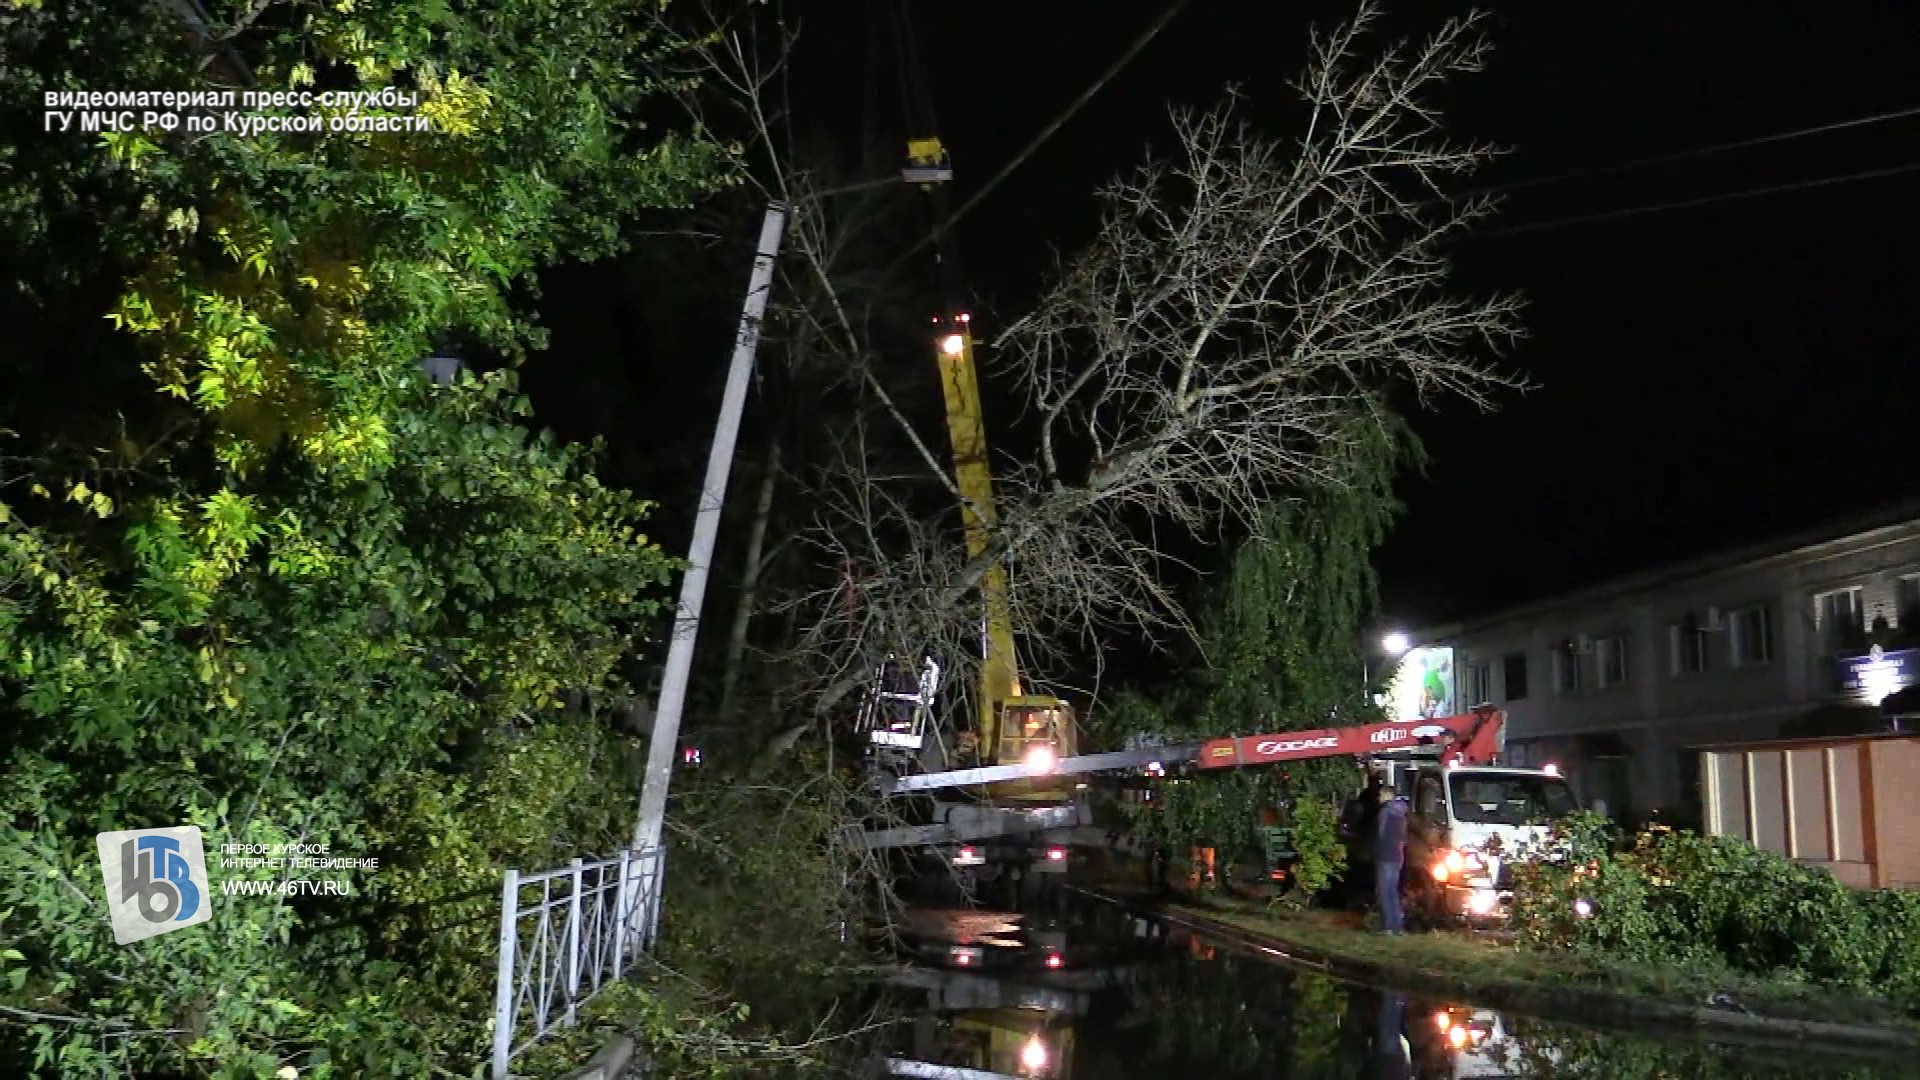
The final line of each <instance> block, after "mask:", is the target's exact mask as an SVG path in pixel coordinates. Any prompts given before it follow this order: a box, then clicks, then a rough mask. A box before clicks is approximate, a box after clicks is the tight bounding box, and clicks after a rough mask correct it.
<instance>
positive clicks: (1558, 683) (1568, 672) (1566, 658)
mask: <svg viewBox="0 0 1920 1080" xmlns="http://www.w3.org/2000/svg"><path fill="white" fill-rule="evenodd" d="M1592 664H1593V651H1592V650H1591V649H1588V650H1586V651H1584V652H1583V651H1582V650H1581V648H1580V643H1579V642H1577V641H1567V642H1562V643H1561V645H1560V647H1559V648H1558V649H1555V650H1554V653H1553V669H1554V670H1553V680H1554V687H1555V688H1556V689H1558V690H1559V691H1560V692H1561V693H1563V694H1574V693H1578V692H1579V691H1580V690H1581V689H1583V688H1585V687H1588V686H1592V685H1593V673H1592V670H1591V668H1592Z"/></svg>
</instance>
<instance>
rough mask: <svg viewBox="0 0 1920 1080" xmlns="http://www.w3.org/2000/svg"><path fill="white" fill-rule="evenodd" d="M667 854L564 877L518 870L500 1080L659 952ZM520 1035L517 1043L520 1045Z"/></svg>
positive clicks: (501, 988)
mask: <svg viewBox="0 0 1920 1080" xmlns="http://www.w3.org/2000/svg"><path fill="white" fill-rule="evenodd" d="M665 871H666V853H665V852H664V851H663V850H661V849H659V848H653V849H649V850H647V851H623V852H621V853H620V854H619V855H618V856H615V857H614V858H611V859H602V860H600V861H598V862H584V861H582V860H580V859H575V860H573V863H572V864H571V865H569V866H566V867H563V868H561V869H559V870H548V871H546V872H544V873H539V874H522V873H521V872H520V871H518V870H508V871H507V874H506V881H505V882H504V884H503V885H502V887H501V891H500V901H501V902H500V967H499V984H498V988H497V989H496V991H495V996H494V1009H493V1012H494V1017H493V1019H494V1028H493V1077H494V1080H506V1077H507V1076H508V1075H509V1074H508V1067H509V1066H510V1065H511V1064H512V1062H513V1059H514V1058H515V1057H517V1056H518V1055H519V1054H521V1053H522V1052H523V1051H525V1050H526V1049H527V1048H529V1047H531V1046H532V1045H533V1044H534V1043H537V1042H539V1041H540V1040H541V1039H542V1038H544V1037H546V1035H547V1034H548V1033H549V1032H551V1031H553V1030H554V1029H556V1028H560V1027H567V1026H571V1025H572V1024H573V1023H574V1022H575V1020H576V1019H577V1015H578V1010H579V1008H580V1006H581V1005H584V1004H585V1003H586V1002H587V1001H589V1000H591V999H592V997H593V996H594V995H595V994H597V993H599V992H600V989H601V988H602V987H603V986H605V985H607V984H608V983H611V982H613V981H614V980H616V979H618V978H620V977H621V976H622V975H624V974H625V973H626V970H627V968H628V966H629V965H631V964H632V962H633V960H634V958H635V957H636V956H637V955H638V954H640V953H641V952H644V951H645V950H647V949H649V948H651V947H652V946H653V938H654V932H655V930H656V928H657V927H658V925H659V921H660V882H661V880H662V878H663V877H664V875H665ZM516 1037H517V1039H516Z"/></svg>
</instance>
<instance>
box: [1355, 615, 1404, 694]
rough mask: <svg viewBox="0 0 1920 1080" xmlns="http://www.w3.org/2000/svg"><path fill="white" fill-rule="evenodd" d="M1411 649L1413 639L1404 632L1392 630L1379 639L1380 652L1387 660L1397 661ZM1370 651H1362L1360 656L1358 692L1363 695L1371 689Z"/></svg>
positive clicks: (1371, 659) (1371, 662) (1371, 667)
mask: <svg viewBox="0 0 1920 1080" xmlns="http://www.w3.org/2000/svg"><path fill="white" fill-rule="evenodd" d="M1411 648H1413V639H1412V638H1409V637H1408V636H1407V635H1406V633H1405V632H1404V631H1400V630H1392V631H1389V632H1387V633H1386V634H1384V635H1383V636H1382V637H1381V638H1380V652H1381V654H1382V655H1384V656H1385V657H1386V658H1387V659H1389V660H1393V659H1397V658H1398V657H1400V656H1401V655H1403V654H1404V653H1405V652H1406V651H1407V650H1408V649H1411ZM1371 651H1372V650H1367V649H1363V650H1361V655H1360V692H1361V693H1362V694H1363V695H1364V694H1366V693H1368V692H1370V691H1371V690H1372V689H1373V657H1372V656H1371Z"/></svg>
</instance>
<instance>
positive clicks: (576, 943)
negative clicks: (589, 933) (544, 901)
mask: <svg viewBox="0 0 1920 1080" xmlns="http://www.w3.org/2000/svg"><path fill="white" fill-rule="evenodd" d="M581 865H582V863H581V860H579V859H575V860H573V894H572V895H571V896H569V897H567V1017H566V1020H565V1021H563V1023H565V1024H566V1026H568V1027H572V1026H573V1025H574V1022H575V1015H574V1008H575V1006H574V1003H575V1002H577V1001H579V1000H580V882H581V880H582V879H581V874H580V867H581Z"/></svg>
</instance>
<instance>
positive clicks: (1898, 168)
mask: <svg viewBox="0 0 1920 1080" xmlns="http://www.w3.org/2000/svg"><path fill="white" fill-rule="evenodd" d="M1910 172H1920V162H1913V163H1911V164H1907V165H1895V166H1892V167H1890V168H1885V169H1869V170H1866V171H1864V172H1855V173H1846V174H1843V175H1840V176H1823V177H1818V178H1816V179H1813V180H1798V181H1795V182H1793V183H1790V184H1773V185H1770V186H1768V187H1759V188H1748V189H1747V190H1745V191H1729V192H1723V193H1721V194H1718V195H1703V196H1701V197H1699V198H1697V199H1677V200H1674V201H1672V202H1664V203H1653V204H1650V205H1647V206H1630V207H1626V208H1624V209H1620V210H1603V211H1601V212H1599V213H1595V214H1579V215H1576V216H1573V217H1564V218H1555V219H1554V220H1551V221H1542V222H1538V223H1535V224H1532V225H1515V226H1512V227H1511V228H1506V229H1493V230H1490V231H1487V232H1477V233H1473V234H1472V235H1473V236H1475V237H1493V236H1514V235H1517V234H1519V233H1530V232H1540V231H1542V230H1544V229H1558V228H1562V227H1564V226H1567V225H1583V224H1586V223H1588V222H1593V221H1611V220H1614V219H1617V218H1624V217H1637V216H1639V215H1642V214H1656V213H1660V212H1662V211H1666V210H1684V209H1687V208H1689V207H1694V206H1709V205H1712V204H1714V203H1722V202H1733V201H1735V200H1737V199H1753V198H1758V197H1760V196H1762V195H1778V194H1781V193H1782V192H1788V191H1804V190H1807V189H1810V188H1820V187H1832V186H1833V185H1835V184H1848V183H1853V182H1856V181H1860V180H1878V179H1881V178H1883V177H1888V176H1900V175H1902V174H1905V173H1910Z"/></svg>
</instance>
